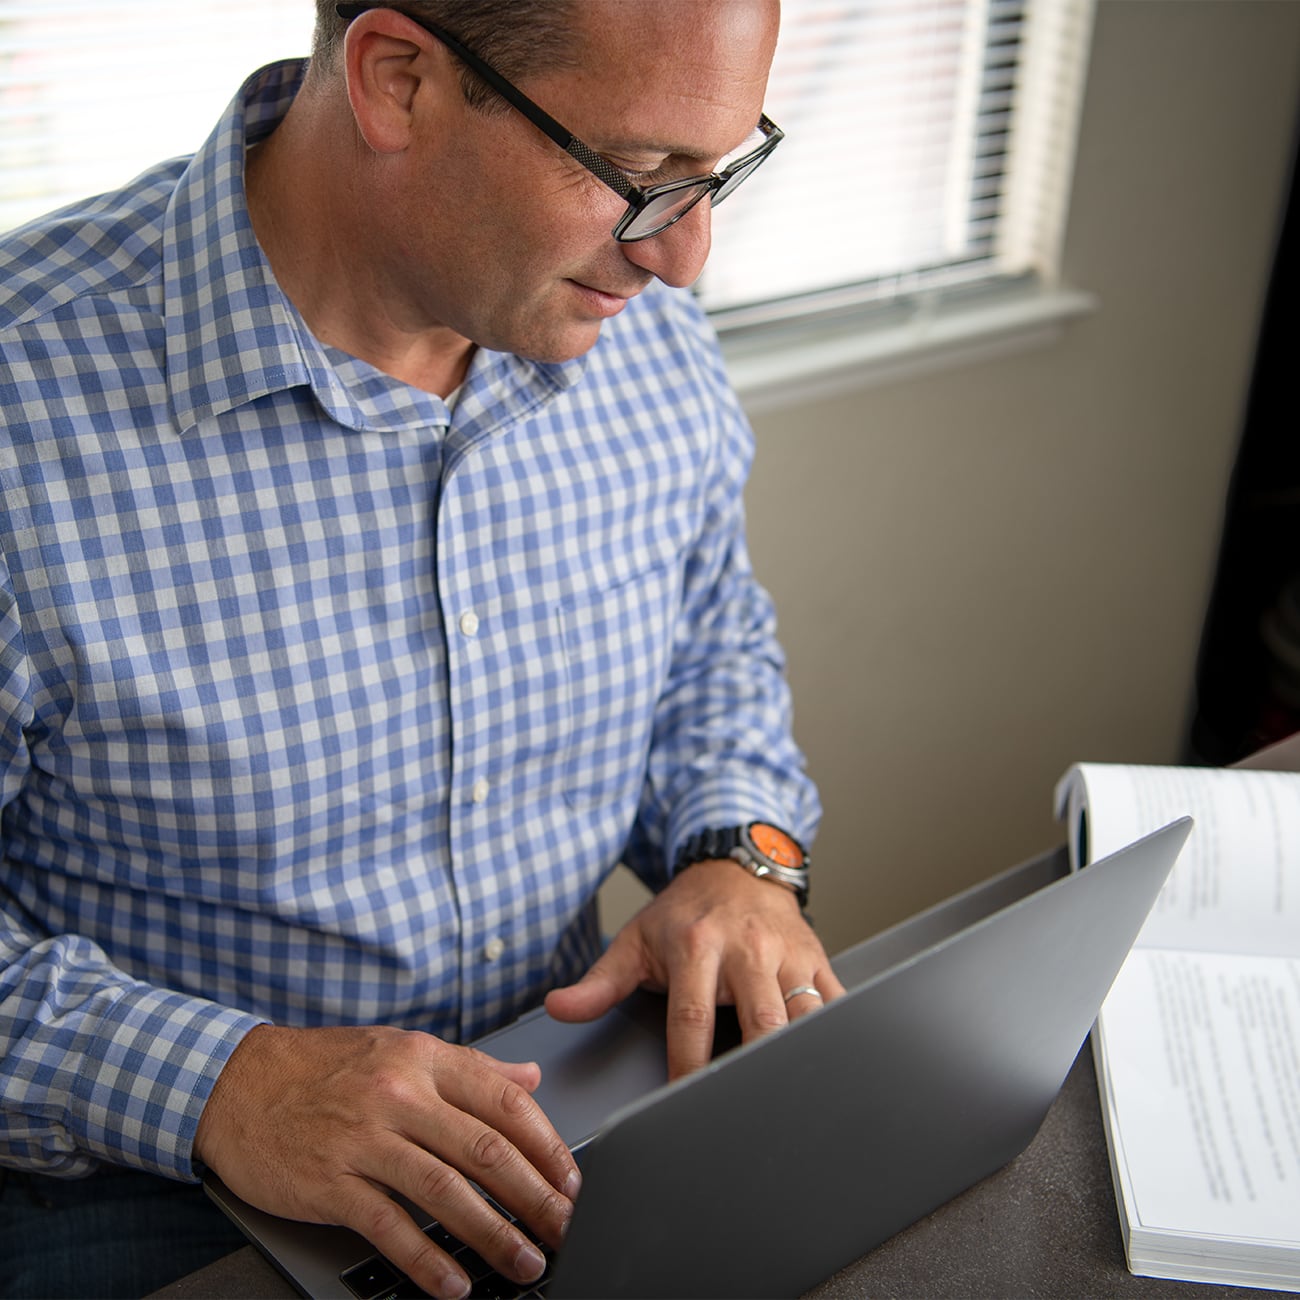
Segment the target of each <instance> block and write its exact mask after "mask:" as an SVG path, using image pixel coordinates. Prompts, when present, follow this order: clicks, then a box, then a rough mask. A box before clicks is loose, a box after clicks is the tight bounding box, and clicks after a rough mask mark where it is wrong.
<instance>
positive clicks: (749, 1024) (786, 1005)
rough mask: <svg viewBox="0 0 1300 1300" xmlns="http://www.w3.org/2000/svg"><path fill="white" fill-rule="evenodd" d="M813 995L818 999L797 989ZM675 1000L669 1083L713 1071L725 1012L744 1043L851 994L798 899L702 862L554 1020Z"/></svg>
mask: <svg viewBox="0 0 1300 1300" xmlns="http://www.w3.org/2000/svg"><path fill="white" fill-rule="evenodd" d="M804 986H811V987H812V988H814V989H816V990H817V994H820V996H817V995H814V994H812V993H799V994H798V995H796V996H795V997H791V998H789V1000H788V1001H787V995H788V994H789V992H790V990H791V989H798V988H801V987H804ZM637 988H648V989H653V990H656V991H658V992H666V993H667V994H668V1077H669V1078H670V1079H676V1078H678V1077H680V1076H681V1075H683V1074H689V1073H690V1072H691V1071H692V1070H697V1069H699V1068H700V1067H701V1066H702V1065H705V1064H706V1063H707V1062H708V1060H709V1058H710V1055H711V1053H712V1049H713V1022H714V1017H715V1013H716V1009H717V1007H719V1006H724V1005H734V1006H735V1008H736V1013H737V1016H738V1018H739V1020H740V1029H741V1033H742V1035H743V1038H744V1041H745V1042H749V1041H750V1040H751V1039H754V1038H758V1037H760V1036H761V1035H763V1034H766V1033H768V1032H770V1031H771V1030H773V1029H779V1028H780V1027H781V1026H782V1025H784V1024H786V1023H788V1022H789V1021H790V1020H793V1019H795V1018H796V1017H798V1016H801V1015H806V1014H807V1013H808V1012H810V1011H815V1010H817V1009H818V1008H819V1007H820V1006H821V1005H822V1003H823V1001H830V1000H831V999H832V998H837V997H839V996H840V995H841V994H842V993H843V992H844V986H843V984H841V983H840V981H839V980H838V979H837V978H836V977H835V973H834V971H832V970H831V966H830V961H829V960H828V959H827V956H826V950H825V949H824V948H823V947H822V945H821V943H820V941H819V940H818V938H817V936H816V935H815V934H814V933H813V931H812V927H811V926H810V925H809V924H808V922H807V921H806V920H805V919H804V917H803V914H802V913H801V912H800V911H799V904H798V901H797V900H796V898H795V896H794V894H793V893H792V892H791V891H790V890H789V889H787V888H785V886H783V885H781V884H778V883H777V882H775V881H772V880H759V879H757V878H756V877H754V876H752V875H750V874H749V872H747V871H745V870H744V869H743V868H742V867H740V866H739V865H738V864H737V863H735V862H732V861H729V860H718V861H711V862H698V863H696V864H694V865H693V866H691V867H688V868H686V869H684V870H683V871H681V872H680V873H679V874H678V875H677V876H675V877H674V878H673V880H672V882H671V883H670V884H669V885H668V887H667V888H666V889H665V890H664V891H663V892H662V893H660V894H658V895H657V896H656V897H655V898H653V899H652V900H651V901H650V902H649V903H647V904H646V906H645V907H644V908H642V909H641V911H640V912H638V913H637V914H636V916H634V917H633V918H632V919H631V920H630V921H629V922H628V923H627V924H626V925H625V926H624V927H623V928H622V929H621V930H620V931H619V932H618V934H617V935H615V937H614V939H613V941H612V942H611V943H610V945H609V947H608V948H607V949H606V951H605V952H604V953H603V954H602V956H601V957H599V958H598V959H597V961H596V962H595V964H594V965H593V966H592V967H591V969H590V970H589V971H588V972H587V973H586V975H584V976H583V977H582V979H580V980H579V981H578V982H577V983H576V984H570V985H568V986H567V987H565V988H560V989H553V990H552V991H551V992H550V993H549V994H548V995H547V998H546V1010H547V1011H548V1012H549V1013H550V1014H551V1015H552V1016H554V1017H555V1019H556V1020H565V1021H579V1020H594V1019H595V1018H596V1017H597V1016H601V1015H603V1014H604V1013H605V1012H606V1011H608V1010H609V1009H610V1008H611V1007H612V1006H614V1005H615V1004H616V1003H618V1002H621V1001H622V1000H623V998H625V997H627V996H628V995H629V994H630V993H632V992H633V990H634V989H637Z"/></svg>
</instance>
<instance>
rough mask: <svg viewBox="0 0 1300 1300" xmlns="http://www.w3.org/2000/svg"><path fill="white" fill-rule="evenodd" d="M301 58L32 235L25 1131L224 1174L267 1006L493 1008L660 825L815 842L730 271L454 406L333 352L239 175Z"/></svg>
mask: <svg viewBox="0 0 1300 1300" xmlns="http://www.w3.org/2000/svg"><path fill="white" fill-rule="evenodd" d="M300 75H301V67H300V65H297V64H286V65H276V66H274V67H272V68H270V69H265V70H263V72H262V73H259V74H258V75H257V76H256V77H254V78H253V79H251V80H250V82H249V83H248V84H247V85H246V86H245V88H244V90H243V91H242V92H241V94H240V96H239V97H238V98H237V99H236V100H235V102H234V104H233V105H232V106H231V109H230V110H229V112H228V114H227V116H226V117H225V118H224V119H223V121H222V122H221V123H220V125H219V127H218V129H217V130H216V131H215V132H214V134H213V136H212V137H211V139H210V140H209V141H208V143H207V144H206V146H205V147H204V148H203V149H202V150H201V151H200V153H199V154H197V155H196V157H195V158H194V159H193V160H192V161H190V162H186V161H184V160H181V161H177V162H173V163H169V164H166V165H164V166H162V167H160V168H158V169H156V170H154V171H152V172H150V173H147V174H146V175H144V176H143V177H141V178H139V179H138V180H137V181H135V182H134V183H133V184H131V185H130V186H128V187H127V188H126V189H124V190H123V191H121V192H120V193H117V194H114V195H109V196H107V197H105V198H102V199H100V200H97V201H93V202H90V203H87V204H84V205H80V206H79V207H78V208H77V209H76V210H68V211H65V212H63V213H60V214H55V215H53V216H52V217H49V218H47V219H45V220H43V221H42V222H39V223H37V224H35V225H32V226H29V227H27V228H25V229H23V230H21V231H19V232H17V233H15V234H13V235H10V236H9V237H7V238H5V239H4V240H3V241H0V285H2V286H3V287H2V288H0V409H2V411H3V429H2V431H0V491H2V492H3V517H2V519H0V729H2V730H0V774H2V779H3V800H4V811H3V863H2V866H0V872H2V875H0V904H2V905H3V912H0V1039H2V1040H3V1065H2V1066H0V1094H2V1096H3V1109H2V1113H0V1163H4V1164H8V1165H16V1166H28V1167H35V1168H44V1169H48V1170H54V1171H58V1172H63V1173H69V1174H71V1173H76V1172H79V1171H82V1170H84V1169H86V1168H88V1167H89V1166H90V1164H91V1163H93V1161H94V1160H95V1159H96V1158H97V1157H107V1158H109V1159H111V1160H114V1161H117V1162H121V1163H127V1164H133V1165H138V1166H141V1167H145V1168H150V1169H156V1170H159V1171H161V1172H163V1173H168V1174H172V1175H175V1176H178V1177H188V1176H191V1175H192V1170H191V1164H190V1143H191V1139H192V1135H193V1131H194V1126H195V1124H196V1122H197V1117H198V1114H199V1112H200V1111H201V1109H202V1104H203V1101H204V1100H205V1099H206V1097H207V1095H208V1091H209V1090H210V1088H211V1086H212V1082H213V1080H214V1079H215V1077H216V1074H217V1073H218V1072H219V1070H220V1067H221V1065H222V1064H223V1063H224V1061H225V1059H226V1057H227V1056H228V1054H229V1052H230V1051H231V1050H233V1047H234V1045H235V1044H236V1043H237V1042H238V1041H239V1038H240V1037H241V1036H242V1035H243V1033H245V1032H246V1031H247V1030H248V1028H250V1027H251V1026H252V1025H253V1024H255V1023H257V1021H258V1020H259V1019H263V1018H267V1019H274V1020H276V1021H279V1022H281V1023H289V1024H301V1025H314V1024H324V1023H337V1022H368V1021H384V1022H388V1023H392V1024H398V1025H404V1026H412V1027H420V1028H424V1029H428V1030H431V1031H433V1032H436V1033H438V1034H441V1035H444V1036H446V1037H449V1038H469V1037H473V1036H476V1035H478V1034H480V1033H482V1032H483V1031H485V1030H487V1029H488V1028H490V1027H492V1026H494V1025H496V1024H498V1023H499V1022H501V1021H502V1020H503V1019H505V1018H507V1017H509V1016H511V1015H513V1014H515V1013H517V1012H518V1011H520V1010H521V1009H523V1008H524V1007H525V1006H527V1005H529V1004H531V1003H533V1002H535V1001H536V1000H537V998H538V997H539V996H540V995H541V994H542V993H543V992H544V991H545V989H546V988H548V987H550V986H551V985H553V984H555V983H557V982H563V981H566V980H568V979H570V978H572V977H574V976H575V975H576V974H577V973H578V972H579V971H580V970H581V969H582V968H583V967H584V965H585V964H586V963H587V962H589V961H590V959H591V957H592V955H593V953H594V952H595V950H596V943H597V938H598V936H597V934H596V926H595V918H594V911H593V908H592V907H591V905H590V904H591V900H592V897H593V894H594V891H595V889H596V887H597V886H598V885H599V883H600V881H601V880H602V878H603V877H604V876H605V874H606V873H607V872H608V871H609V870H610V868H611V867H612V866H613V864H615V863H616V862H617V861H619V860H620V858H622V859H623V860H625V861H627V862H628V863H629V864H630V865H632V866H633V867H634V868H635V869H636V870H637V871H638V872H639V873H640V874H641V875H642V876H643V877H644V878H645V879H646V880H647V881H649V882H650V883H651V884H652V885H662V883H663V882H664V880H665V878H666V872H665V867H664V863H665V861H666V860H667V861H670V860H671V856H672V854H673V853H674V852H675V849H676V846H677V844H678V843H680V841H681V840H682V839H683V838H685V837H686V836H687V835H689V834H692V833H693V832H695V831H698V830H700V829H701V828H703V827H704V826H706V825H713V824H729V823H733V822H739V821H743V820H746V819H749V818H753V817H764V818H768V819H771V820H774V821H777V822H779V823H781V824H783V825H786V826H788V827H789V828H790V829H791V830H793V831H794V832H795V833H796V834H798V835H799V836H800V837H801V838H804V839H805V840H807V839H810V838H811V836H812V834H813V830H814V824H815V821H816V817H817V803H816V796H815V793H814V791H813V789H812V787H811V785H810V784H809V783H808V781H807V779H806V778H805V777H804V776H803V775H802V762H801V758H800V755H799V754H798V752H797V750H796V749H795V748H794V745H793V743H792V741H791V738H790V730H789V718H788V702H787V695H786V688H785V684H784V681H783V676H782V664H781V659H780V653H779V650H778V648H777V646H776V643H775V641H774V639H773V632H774V628H773V617H772V610H771V607H770V603H769V601H768V600H767V597H766V596H765V595H764V594H763V592H762V591H761V589H760V588H758V587H757V586H756V585H755V583H754V581H753V579H752V576H751V574H750V570H749V563H748V559H747V555H746V551H745V546H744V538H743V521H742V512H741V492H742V487H743V483H744V477H745V474H746V471H747V467H748V461H749V457H750V452H751V447H750V435H749V433H748V430H747V427H746V425H745V422H744V419H743V417H742V416H741V414H740V412H739V410H738V408H737V406H736V403H735V401H734V398H733V397H732V396H731V394H730V392H729V390H728V387H727V384H726V382H725V378H724V376H723V373H722V368H721V365H720V361H719V358H718V354H717V350H716V345H715V343H714V341H713V339H712V337H711V335H710V333H709V330H708V328H707V326H706V325H705V323H704V322H703V321H702V319H701V317H700V315H699V313H698V311H697V309H696V308H695V306H694V304H693V303H692V300H691V298H690V297H689V295H686V294H680V293H675V292H668V291H666V290H663V289H661V288H658V287H656V288H655V289H653V290H650V291H647V292H646V293H645V294H644V295H643V296H642V297H641V298H640V299H638V300H637V301H636V302H634V303H632V304H631V305H630V306H629V307H628V309H627V310H626V311H625V312H624V313H623V314H622V315H621V316H620V317H618V318H617V319H616V320H614V321H612V322H609V323H607V324H606V326H605V328H604V331H603V334H602V337H601V339H600V341H599V342H598V343H597V345H596V347H595V348H594V349H593V350H592V351H591V352H590V353H589V354H588V355H587V356H586V357H584V358H582V359H581V360H579V361H576V362H571V363H568V364H566V365H559V366H554V365H538V364H533V363H528V362H523V361H520V360H518V359H517V358H514V357H510V356H506V355H502V354H498V353H490V352H484V351H480V352H479V353H478V354H477V355H476V357H475V359H474V363H473V365H472V367H471V371H470V373H469V375H468V376H467V379H466V382H465V384H464V386H463V388H462V390H461V393H460V396H459V398H458V401H457V404H456V407H455V411H454V414H452V413H451V412H449V411H448V408H447V406H446V405H445V404H444V403H443V402H442V401H441V400H440V399H439V398H437V397H433V396H431V395H429V394H425V393H422V392H419V391H417V390H413V389H410V388H408V387H406V386H405V385H403V384H401V383H398V382H397V381H395V380H393V379H391V378H389V377H387V376H385V375H382V374H380V373H378V372H376V371H375V370H373V369H372V368H370V367H369V366H367V365H364V364H363V363H361V362H358V361H356V360H354V359H351V358H348V357H346V356H344V355H343V354H341V353H337V352H334V351H332V350H331V349H328V348H326V347H324V346H322V345H321V344H320V343H319V342H318V341H317V340H315V339H314V338H313V337H312V336H311V335H310V333H309V332H308V331H307V330H306V329H305V327H304V326H303V324H302V322H301V321H300V319H299V318H298V316H297V314H296V312H295V311H294V309H293V307H292V306H291V305H290V304H289V302H288V301H287V300H286V299H285V298H284V297H283V296H282V294H281V293H280V292H279V290H278V288H277V286H276V284H275V282H274V280H273V278H272V276H271V274H270V271H269V269H268V267H267V266H266V264H265V262H264V261H263V259H262V256H261V254H260V251H259V250H258V247H257V245H256V242H255V240H254V239H253V237H252V235H251V231H250V227H249V223H248V218H247V213H246V210H245V207H244V200H243V192H242V179H241V177H242V160H243V151H244V145H245V142H246V141H247V140H250V139H256V138H257V137H258V136H259V135H262V134H265V133H266V132H267V131H268V130H269V129H270V128H271V127H272V126H273V125H274V123H275V122H276V121H278V120H279V118H280V116H281V115H282V114H283V112H284V111H285V109H286V107H287V105H288V102H289V100H290V98H291V97H292V94H293V92H294V90H295V89H296V87H297V84H298V80H299V78H300Z"/></svg>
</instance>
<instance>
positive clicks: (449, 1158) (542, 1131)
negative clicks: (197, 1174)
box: [194, 1025, 580, 1297]
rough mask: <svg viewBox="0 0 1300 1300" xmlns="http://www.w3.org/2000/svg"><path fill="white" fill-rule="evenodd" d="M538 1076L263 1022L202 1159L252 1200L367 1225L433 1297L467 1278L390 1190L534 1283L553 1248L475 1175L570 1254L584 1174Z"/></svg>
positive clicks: (212, 1123)
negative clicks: (553, 1121)
mask: <svg viewBox="0 0 1300 1300" xmlns="http://www.w3.org/2000/svg"><path fill="white" fill-rule="evenodd" d="M540 1079H541V1072H540V1070H539V1069H538V1067H537V1066H536V1065H534V1064H526V1065H512V1064H508V1063H506V1062H504V1061H497V1060H495V1059H494V1058H492V1057H490V1056H488V1055H486V1053H483V1052H479V1051H476V1050H474V1049H473V1048H468V1047H456V1046H453V1045H452V1044H449V1043H444V1042H442V1041H441V1040H440V1039H438V1038H434V1037H433V1036H432V1035H429V1034H420V1033H410V1032H406V1031H403V1030H400V1029H391V1028H379V1027H367V1028H348V1027H345V1028H331V1029H283V1028H279V1027H277V1026H273V1025H259V1026H258V1027H257V1028H256V1029H254V1030H252V1031H251V1032H250V1033H249V1034H248V1035H247V1036H246V1037H245V1038H244V1040H243V1042H242V1043H240V1045H239V1046H238V1047H237V1048H236V1049H235V1051H234V1053H233V1054H232V1055H231V1057H230V1059H229V1061H228V1062H227V1063H226V1066H225V1068H224V1069H223V1070H222V1072H221V1074H220V1076H219V1077H218V1079H217V1083H216V1086H215V1087H214V1088H213V1090H212V1094H211V1096H210V1097H209V1099H208V1102H207V1105H206V1106H205V1108H204V1110H203V1114H202V1116H201V1117H200V1120H199V1126H198V1131H197V1133H196V1135H195V1139H194V1150H195V1155H196V1156H197V1157H198V1158H199V1159H200V1160H202V1161H203V1162H204V1163H205V1164H206V1165H208V1166H209V1167H211V1168H212V1169H214V1170H215V1171H216V1172H217V1173H218V1174H219V1175H220V1176H221V1178H222V1180H223V1181H224V1182H225V1183H226V1185H227V1186H228V1187H230V1189H231V1190H232V1191H233V1192H234V1193H235V1194H236V1195H238V1196H241V1197H243V1199H244V1200H246V1201H248V1202H249V1203H250V1204H253V1205H256V1206H258V1207H259V1208H261V1209H263V1210H267V1211H269V1212H270V1213H272V1214H280V1215H285V1216H287V1217H290V1218H295V1219H305V1220H307V1221H309V1222H314V1223H338V1224H343V1225H345V1226H347V1227H349V1228H352V1229H354V1230H355V1231H356V1232H359V1233H360V1234H361V1235H362V1236H363V1237H365V1238H366V1240H367V1241H369V1242H370V1243H371V1244H372V1245H373V1246H374V1247H375V1248H376V1249H377V1250H379V1251H382V1252H383V1254H384V1255H385V1256H386V1257H387V1258H388V1259H390V1260H391V1261H392V1262H393V1263H394V1264H396V1265H397V1267H398V1268H400V1269H402V1270H403V1271H404V1272H406V1273H407V1274H408V1275H409V1276H410V1277H411V1278H412V1279H413V1280H414V1281H415V1282H416V1284H417V1285H419V1286H421V1287H423V1288H424V1289H425V1290H426V1291H428V1293H429V1294H430V1295H433V1296H440V1297H457V1296H463V1295H465V1294H467V1293H468V1291H469V1279H468V1278H467V1277H466V1276H465V1275H464V1273H463V1272H462V1271H461V1270H460V1268H459V1267H458V1266H457V1265H456V1264H455V1263H453V1261H452V1260H451V1258H450V1257H449V1256H448V1255H446V1254H445V1253H444V1252H443V1251H441V1250H440V1249H439V1248H438V1247H437V1246H435V1245H434V1244H433V1243H432V1242H430V1241H429V1240H428V1238H426V1237H425V1235H424V1234H423V1233H422V1232H421V1231H420V1230H419V1228H418V1227H417V1226H416V1225H415V1223H414V1222H413V1221H412V1219H411V1217H410V1216H409V1215H408V1214H407V1213H406V1212H405V1211H404V1210H403V1209H402V1208H401V1207H400V1206H399V1205H398V1204H397V1202H396V1201H394V1200H393V1199H392V1198H391V1197H390V1196H388V1195H386V1194H385V1190H384V1189H386V1188H387V1189H391V1190H393V1191H396V1192H400V1193H402V1194H403V1195H405V1196H406V1197H407V1198H409V1199H410V1200H411V1201H413V1202H414V1203H415V1204H417V1205H419V1206H421V1207H422V1208H423V1209H425V1210H427V1211H428V1212H429V1213H431V1214H434V1215H436V1216H437V1218H438V1219H439V1221H440V1222H442V1223H443V1224H444V1225H445V1226H446V1228H447V1230H448V1231H449V1232H451V1233H453V1234H454V1235H455V1236H457V1237H459V1238H460V1239H461V1240H462V1241H464V1242H466V1243H467V1244H468V1245H470V1246H472V1247H473V1248H474V1249H475V1250H477V1251H478V1253H479V1254H480V1255H482V1256H483V1258H484V1259H486V1260H487V1261H488V1262H489V1263H490V1264H491V1265H492V1266H493V1267H494V1268H495V1269H497V1270H498V1271H499V1272H501V1273H503V1274H505V1275H506V1276H507V1277H510V1278H513V1279H516V1280H518V1281H520V1282H528V1281H532V1280H533V1279H535V1278H536V1277H538V1276H539V1275H540V1274H541V1272H542V1270H543V1267H544V1260H543V1258H542V1255H541V1253H540V1251H538V1249H537V1247H536V1246H535V1245H534V1244H533V1243H532V1242H530V1241H529V1240H528V1239H527V1238H526V1237H525V1236H524V1235H523V1234H522V1233H521V1232H520V1231H519V1230H518V1228H516V1227H514V1226H512V1225H511V1224H509V1223H507V1222H506V1220H505V1219H503V1218H502V1217H501V1216H500V1215H499V1214H497V1213H496V1211H495V1210H493V1209H492V1208H491V1207H490V1206H489V1205H488V1203H487V1202H486V1201H485V1200H484V1199H483V1198H482V1196H480V1195H479V1194H478V1193H477V1192H476V1191H475V1190H474V1188H473V1187H471V1186H470V1180H471V1179H472V1180H473V1181H474V1182H475V1183H478V1184H479V1185H480V1186H481V1187H482V1188H483V1189H484V1190H485V1191H488V1192H490V1193H491V1194H492V1195H493V1196H494V1197H495V1198H496V1199H497V1200H498V1201H499V1202H500V1203H501V1204H502V1205H503V1206H505V1208H506V1209H508V1210H509V1211H510V1212H511V1213H512V1214H516V1215H518V1216H519V1217H520V1219H521V1220H522V1221H523V1222H524V1223H526V1224H527V1225H528V1227H529V1228H531V1229H532V1230H533V1231H534V1232H535V1233H536V1234H537V1236H538V1238H540V1240H542V1241H544V1242H545V1243H546V1244H547V1245H549V1246H552V1247H555V1246H558V1245H559V1243H560V1241H561V1239H562V1237H563V1236H564V1232H565V1229H566V1228H567V1226H568V1221H569V1216H570V1215H571V1214H572V1213H573V1197H574V1195H575V1194H576V1192H577V1189H578V1186H579V1182H580V1179H579V1175H578V1171H577V1166H576V1165H575V1164H574V1163H573V1157H572V1155H571V1154H570V1153H569V1150H568V1148H567V1147H566V1146H565V1144H564V1142H563V1140H562V1139H561V1138H560V1137H559V1135H558V1134H557V1133H556V1132H555V1130H554V1129H553V1128H552V1127H551V1125H550V1123H549V1122H548V1120H547V1119H546V1117H545V1115H544V1114H543V1113H542V1110H541V1108H540V1107H539V1106H538V1105H537V1103H536V1102H535V1101H534V1100H533V1098H532V1096H531V1095H530V1094H531V1093H532V1091H533V1090H534V1089H535V1088H536V1087H537V1085H538V1082H539V1081H540Z"/></svg>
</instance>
